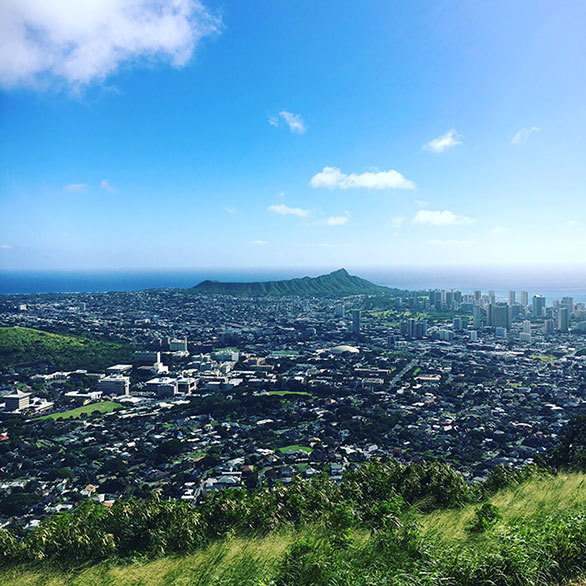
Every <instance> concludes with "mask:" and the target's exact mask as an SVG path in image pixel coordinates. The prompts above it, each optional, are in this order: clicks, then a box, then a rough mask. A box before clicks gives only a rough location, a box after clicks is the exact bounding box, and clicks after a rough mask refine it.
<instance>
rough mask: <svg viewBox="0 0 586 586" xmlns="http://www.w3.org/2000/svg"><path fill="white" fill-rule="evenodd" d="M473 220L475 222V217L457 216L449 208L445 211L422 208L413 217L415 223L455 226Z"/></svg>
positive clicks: (469, 222)
mask: <svg viewBox="0 0 586 586" xmlns="http://www.w3.org/2000/svg"><path fill="white" fill-rule="evenodd" d="M472 222H474V219H473V218H468V217H466V216H457V215H456V214H454V212H450V211H449V210H444V211H443V212H439V211H429V210H420V211H418V212H417V213H416V214H415V217H414V218H413V224H431V225H433V226H454V225H458V224H471V223H472Z"/></svg>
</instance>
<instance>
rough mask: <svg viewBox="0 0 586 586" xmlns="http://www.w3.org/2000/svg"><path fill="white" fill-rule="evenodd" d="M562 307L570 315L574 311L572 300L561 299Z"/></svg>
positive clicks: (569, 298)
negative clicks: (566, 309)
mask: <svg viewBox="0 0 586 586" xmlns="http://www.w3.org/2000/svg"><path fill="white" fill-rule="evenodd" d="M562 305H563V306H564V307H567V308H568V313H572V311H574V298H573V297H562Z"/></svg>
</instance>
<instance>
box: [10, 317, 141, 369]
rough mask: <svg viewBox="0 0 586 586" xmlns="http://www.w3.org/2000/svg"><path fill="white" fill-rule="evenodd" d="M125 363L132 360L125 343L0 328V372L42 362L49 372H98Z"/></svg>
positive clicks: (129, 349)
mask: <svg viewBox="0 0 586 586" xmlns="http://www.w3.org/2000/svg"><path fill="white" fill-rule="evenodd" d="M125 361H132V348H130V346H127V345H125V344H119V343H115V342H106V341H104V340H96V339H93V338H85V337H82V336H73V335H62V334H51V333H49V332H43V331H40V330H33V329H30V328H20V327H11V328H0V370H6V369H7V368H11V367H15V366H26V365H29V364H30V365H35V364H40V363H42V364H46V365H47V366H48V368H49V369H52V370H75V369H77V368H85V369H88V370H97V371H101V370H104V369H105V368H107V367H108V366H112V364H116V363H119V362H125Z"/></svg>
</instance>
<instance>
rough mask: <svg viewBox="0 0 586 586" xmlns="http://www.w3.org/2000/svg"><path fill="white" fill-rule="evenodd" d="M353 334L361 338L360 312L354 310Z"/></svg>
mask: <svg viewBox="0 0 586 586" xmlns="http://www.w3.org/2000/svg"><path fill="white" fill-rule="evenodd" d="M352 333H353V334H354V335H355V336H360V310H359V309H353V310H352Z"/></svg>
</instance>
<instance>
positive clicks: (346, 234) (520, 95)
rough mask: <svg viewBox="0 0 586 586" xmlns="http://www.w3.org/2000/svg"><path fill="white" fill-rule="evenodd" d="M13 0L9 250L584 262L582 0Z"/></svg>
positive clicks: (221, 260) (11, 262) (43, 263)
mask: <svg viewBox="0 0 586 586" xmlns="http://www.w3.org/2000/svg"><path fill="white" fill-rule="evenodd" d="M44 4H45V3H43V2H41V1H40V0H18V1H17V0H7V1H6V2H5V3H3V4H2V6H1V7H0V23H1V24H0V39H2V40H0V61H1V65H0V87H1V89H0V107H1V110H0V116H1V131H2V132H1V139H0V140H1V152H0V157H1V161H2V165H1V170H0V197H1V199H0V267H1V268H5V269H39V268H46V269H52V268H55V269H64V268H65V269H69V268H71V269H77V268H88V269H101V268H131V267H134V268H148V267H169V268H190V267H197V268H199V267H215V268H222V267H226V268H231V267H279V266H282V267H294V266H303V267H312V266H314V267H332V268H337V267H339V266H347V267H352V266H372V267H390V266H406V265H408V266H428V265H449V266H470V265H475V266H504V265H506V266H519V265H537V266H546V265H552V264H558V265H570V266H572V265H581V266H584V264H586V261H585V258H586V107H585V104H586V42H585V41H584V30H586V3H584V2H582V1H581V0H576V1H566V2H564V1H560V2H555V3H552V2H545V1H541V2H540V1H535V0H532V1H523V0H519V1H516V2H510V0H509V1H499V0H497V1H493V2H483V3H481V2H476V1H466V0H461V1H459V2H453V1H441V0H439V1H438V0H434V1H431V0H430V1H419V0H416V1H412V2H404V1H389V0H385V1H380V2H378V1H374V0H369V1H366V2H350V1H340V0H336V1H335V2H326V1H323V2H303V1H297V2H291V3H285V2H261V1H258V2H224V3H220V2H216V1H213V0H210V1H204V2H203V4H198V3H196V2H193V1H192V0H174V1H173V2H158V1H153V0H135V1H134V2H123V1H122V0H107V1H106V0H99V1H98V0H86V2H82V3H78V4H82V5H83V7H82V9H78V8H73V6H74V4H76V3H69V2H67V1H65V0H63V2H59V3H57V4H56V5H54V6H53V10H52V11H48V10H46V6H43V5H44Z"/></svg>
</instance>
